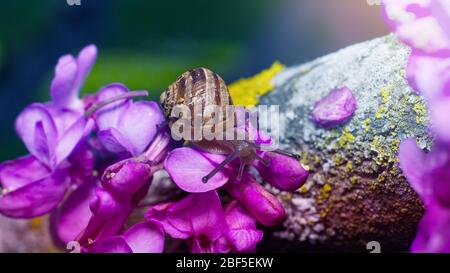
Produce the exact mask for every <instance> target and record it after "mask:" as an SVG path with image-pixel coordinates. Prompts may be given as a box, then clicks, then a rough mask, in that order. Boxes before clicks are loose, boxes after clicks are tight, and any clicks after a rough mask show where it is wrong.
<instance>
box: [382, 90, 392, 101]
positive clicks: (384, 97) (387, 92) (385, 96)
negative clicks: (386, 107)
mask: <svg viewBox="0 0 450 273" xmlns="http://www.w3.org/2000/svg"><path fill="white" fill-rule="evenodd" d="M391 89H392V88H391V87H385V88H381V91H380V94H381V97H382V100H381V102H382V103H383V104H386V103H388V101H389V96H390V94H391Z"/></svg>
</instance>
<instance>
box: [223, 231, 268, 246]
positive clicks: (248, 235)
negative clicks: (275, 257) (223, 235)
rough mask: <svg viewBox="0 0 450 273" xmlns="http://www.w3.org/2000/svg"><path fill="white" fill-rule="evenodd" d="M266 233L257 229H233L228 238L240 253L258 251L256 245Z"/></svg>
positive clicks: (228, 233)
mask: <svg viewBox="0 0 450 273" xmlns="http://www.w3.org/2000/svg"><path fill="white" fill-rule="evenodd" d="M263 235H264V233H263V232H262V231H261V230H256V229H233V230H230V231H228V232H227V238H228V240H229V241H230V242H231V244H232V245H233V248H234V249H235V250H236V251H238V252H248V251H256V244H257V243H259V242H260V241H261V240H262V238H263Z"/></svg>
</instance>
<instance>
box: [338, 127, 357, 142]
mask: <svg viewBox="0 0 450 273" xmlns="http://www.w3.org/2000/svg"><path fill="white" fill-rule="evenodd" d="M355 139H356V138H355V136H354V135H353V134H352V133H351V132H350V131H349V130H348V128H345V129H344V131H343V132H342V135H341V137H340V138H339V141H338V143H339V146H341V147H344V146H345V144H347V143H352V142H354V141H355Z"/></svg>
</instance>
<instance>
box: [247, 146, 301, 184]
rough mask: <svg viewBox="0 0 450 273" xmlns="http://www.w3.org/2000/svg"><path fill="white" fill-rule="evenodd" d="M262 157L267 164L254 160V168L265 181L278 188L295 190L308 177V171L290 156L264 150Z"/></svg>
mask: <svg viewBox="0 0 450 273" xmlns="http://www.w3.org/2000/svg"><path fill="white" fill-rule="evenodd" d="M262 157H263V158H264V159H265V160H266V162H267V164H268V165H267V166H266V165H264V163H262V162H260V161H256V162H255V167H256V169H257V170H258V171H259V173H260V175H261V177H262V178H263V179H264V180H265V181H267V182H269V183H270V184H271V185H272V186H274V187H276V188H278V189H280V190H283V191H296V190H298V189H299V188H300V187H301V186H302V185H303V184H304V183H305V182H306V180H307V179H308V175H309V172H308V171H307V170H306V169H305V168H304V167H303V166H302V164H300V162H299V161H298V160H296V159H294V158H292V157H288V156H284V155H280V154H276V153H271V152H264V153H263V154H262Z"/></svg>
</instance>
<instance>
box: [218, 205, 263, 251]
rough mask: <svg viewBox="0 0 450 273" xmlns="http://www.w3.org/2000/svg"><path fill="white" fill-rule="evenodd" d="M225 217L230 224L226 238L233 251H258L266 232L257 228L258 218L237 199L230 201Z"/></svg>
mask: <svg viewBox="0 0 450 273" xmlns="http://www.w3.org/2000/svg"><path fill="white" fill-rule="evenodd" d="M224 210H225V218H226V221H227V224H228V230H227V232H226V235H225V236H226V238H227V241H228V242H229V244H230V245H231V251H232V252H249V251H252V252H254V251H256V244H257V243H259V242H260V241H261V240H262V238H263V235H264V233H263V232H262V231H261V230H257V229H256V219H255V218H253V217H252V216H251V215H250V214H249V213H248V211H247V210H246V209H245V208H244V207H243V206H241V205H240V204H239V202H237V201H236V200H234V201H231V202H230V203H228V204H227V205H226V206H225V208H224Z"/></svg>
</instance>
